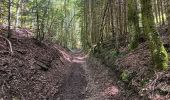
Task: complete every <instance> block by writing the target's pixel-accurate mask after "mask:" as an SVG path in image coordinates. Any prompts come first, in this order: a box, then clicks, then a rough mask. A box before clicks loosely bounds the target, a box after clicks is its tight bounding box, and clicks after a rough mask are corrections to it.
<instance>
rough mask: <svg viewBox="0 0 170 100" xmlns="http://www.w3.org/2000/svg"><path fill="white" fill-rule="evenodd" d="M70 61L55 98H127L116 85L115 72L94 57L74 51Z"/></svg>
mask: <svg viewBox="0 0 170 100" xmlns="http://www.w3.org/2000/svg"><path fill="white" fill-rule="evenodd" d="M71 63H72V64H71V66H70V67H71V68H70V70H69V71H68V73H67V75H66V76H65V78H64V81H63V83H62V85H61V87H60V88H59V93H58V94H56V95H55V97H56V98H57V100H123V99H125V98H126V99H128V97H125V96H124V95H123V92H122V91H124V89H123V88H121V87H120V86H118V85H117V83H118V79H117V77H116V75H115V73H113V72H112V70H111V69H109V68H107V67H106V66H104V65H102V64H101V63H100V62H98V61H97V60H96V59H94V58H89V57H88V56H85V55H83V54H82V53H74V54H73V55H72V59H71ZM122 89H123V90H122ZM133 98H136V97H133Z"/></svg>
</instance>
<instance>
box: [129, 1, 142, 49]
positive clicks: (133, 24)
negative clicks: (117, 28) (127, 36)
mask: <svg viewBox="0 0 170 100" xmlns="http://www.w3.org/2000/svg"><path fill="white" fill-rule="evenodd" d="M128 23H129V31H130V33H132V37H131V43H130V49H135V48H136V47H137V46H138V44H139V42H138V40H139V34H140V28H139V16H138V8H137V1H136V0H128Z"/></svg>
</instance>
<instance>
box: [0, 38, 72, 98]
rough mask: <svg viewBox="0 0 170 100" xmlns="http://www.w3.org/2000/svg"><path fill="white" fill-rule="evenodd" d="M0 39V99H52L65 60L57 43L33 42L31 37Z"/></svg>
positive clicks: (61, 77)
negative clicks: (8, 40)
mask: <svg viewBox="0 0 170 100" xmlns="http://www.w3.org/2000/svg"><path fill="white" fill-rule="evenodd" d="M10 41H11V43H12V48H13V52H14V53H13V55H11V54H10V52H9V46H8V43H7V42H6V41H5V40H4V39H2V38H0V98H3V100H10V99H11V98H16V100H42V99H50V98H53V97H54V95H55V94H56V93H58V92H59V90H58V88H59V87H60V86H61V84H62V81H63V80H64V77H65V75H66V74H67V73H68V72H67V71H68V70H69V66H70V65H69V63H70V62H69V61H68V60H66V59H65V58H64V55H63V54H62V53H61V52H60V51H59V50H61V51H62V49H63V48H62V49H61V47H60V46H58V45H55V44H53V43H50V42H47V41H46V42H44V43H42V44H41V45H37V43H36V40H34V39H32V38H21V39H16V38H13V39H10Z"/></svg>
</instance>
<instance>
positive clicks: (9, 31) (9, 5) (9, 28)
mask: <svg viewBox="0 0 170 100" xmlns="http://www.w3.org/2000/svg"><path fill="white" fill-rule="evenodd" d="M11 35H12V34H11V0H8V38H10V37H11Z"/></svg>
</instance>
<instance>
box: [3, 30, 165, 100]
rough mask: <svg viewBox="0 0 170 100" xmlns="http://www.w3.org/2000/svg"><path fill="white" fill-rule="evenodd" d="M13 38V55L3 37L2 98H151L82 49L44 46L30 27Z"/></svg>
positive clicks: (118, 99)
mask: <svg viewBox="0 0 170 100" xmlns="http://www.w3.org/2000/svg"><path fill="white" fill-rule="evenodd" d="M24 30H25V29H24ZM24 33H26V35H24ZM21 34H22V35H21ZM29 35H30V36H29ZM2 36H3V34H2ZM16 37H17V38H16ZM18 37H19V38H18ZM10 41H11V43H12V49H13V52H14V53H13V54H12V55H11V54H10V50H9V45H8V42H6V40H5V39H3V38H0V100H148V99H144V98H141V97H140V96H139V94H138V93H137V92H135V91H133V90H132V91H131V90H129V88H128V87H124V85H122V83H121V82H120V80H119V79H118V74H117V73H116V72H115V71H113V70H111V69H110V68H109V67H106V66H105V65H103V64H102V63H101V61H98V60H97V59H96V58H93V57H89V56H88V55H85V54H83V53H82V52H81V51H78V50H76V51H75V52H74V53H73V52H71V51H69V50H67V49H66V48H63V47H61V46H60V45H57V44H54V43H51V42H49V41H43V42H42V43H41V45H40V44H38V43H37V42H36V40H35V39H33V38H32V37H31V32H29V30H26V31H23V30H18V32H17V35H16V36H15V35H14V36H13V37H12V38H11V39H10ZM142 48H143V47H142ZM141 52H143V51H142V50H141ZM135 54H136V53H134V55H135ZM137 54H138V53H137ZM146 54H147V53H146ZM128 57H131V56H128ZM145 58H146V57H145ZM128 59H129V58H128ZM118 60H119V59H118ZM122 60H123V59H121V61H122ZM124 63H125V61H124V62H122V64H124ZM146 63H148V62H146ZM127 64H128V63H127ZM133 65H134V64H133ZM141 65H142V64H141ZM153 100H163V99H153ZM167 100H168V99H167Z"/></svg>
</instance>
